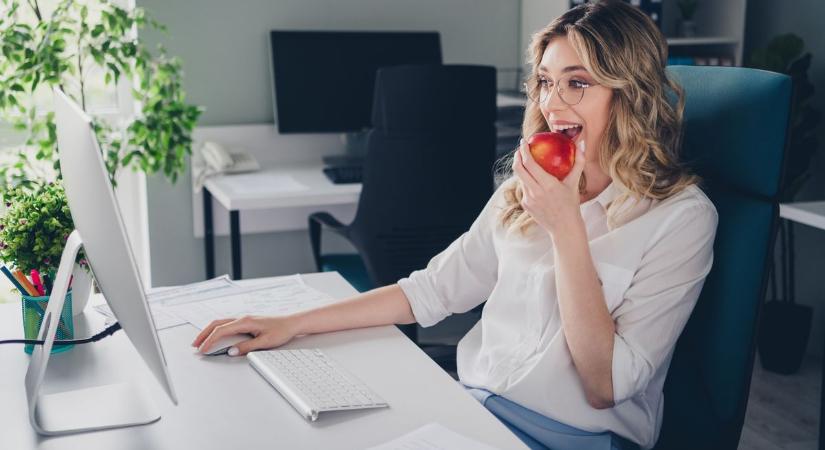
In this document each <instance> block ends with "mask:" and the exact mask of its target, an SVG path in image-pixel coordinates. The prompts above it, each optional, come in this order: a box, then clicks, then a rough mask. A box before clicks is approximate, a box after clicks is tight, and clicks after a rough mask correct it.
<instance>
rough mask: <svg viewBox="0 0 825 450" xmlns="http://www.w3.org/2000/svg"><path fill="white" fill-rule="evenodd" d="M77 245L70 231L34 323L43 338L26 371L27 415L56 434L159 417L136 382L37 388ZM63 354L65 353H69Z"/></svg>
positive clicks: (37, 427)
mask: <svg viewBox="0 0 825 450" xmlns="http://www.w3.org/2000/svg"><path fill="white" fill-rule="evenodd" d="M82 245H83V240H82V239H81V237H80V233H79V232H78V231H77V230H75V231H73V232H72V233H71V234H70V235H69V238H68V240H67V241H66V246H65V247H64V249H63V255H62V256H61V257H60V266H59V268H58V270H57V276H56V277H55V281H54V287H53V289H52V293H51V295H50V297H49V302H48V306H47V307H46V312H45V314H44V315H43V324H42V325H41V326H40V333H39V335H38V339H40V340H44V341H45V343H44V344H43V345H42V346H39V345H36V346H34V351H33V352H32V356H31V362H30V363H29V370H28V371H27V372H26V396H27V399H28V404H29V421H30V422H31V424H32V427H33V428H34V429H35V431H37V432H38V433H39V434H44V435H61V434H69V433H79V432H83V431H95V430H104V429H107V428H121V427H128V426H133V425H143V424H147V423H151V422H155V421H157V420H158V419H160V412H159V411H158V409H157V407H156V406H155V404H154V403H153V402H152V401H150V400H149V397H148V396H147V395H145V394H144V392H143V390H142V389H139V386H137V385H134V384H131V383H117V384H109V385H103V386H93V387H89V388H84V389H78V390H73V391H65V392H58V393H52V394H41V393H40V389H41V387H42V386H43V378H44V376H45V374H46V367H47V366H48V364H49V356H50V355H51V351H52V346H53V344H54V340H55V336H56V334H57V327H58V325H59V322H60V312H61V311H62V310H63V302H64V299H65V296H66V292H67V290H68V287H69V275H70V274H71V272H72V267H73V265H74V261H75V258H76V257H77V253H78V252H79V251H80V247H81V246H82ZM64 357H68V358H71V357H72V355H70V354H69V355H66V356H64Z"/></svg>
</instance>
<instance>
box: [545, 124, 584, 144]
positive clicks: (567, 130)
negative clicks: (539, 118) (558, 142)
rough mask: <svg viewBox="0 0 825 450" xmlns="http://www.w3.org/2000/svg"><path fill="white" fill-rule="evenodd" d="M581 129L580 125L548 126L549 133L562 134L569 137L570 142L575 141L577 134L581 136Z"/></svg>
mask: <svg viewBox="0 0 825 450" xmlns="http://www.w3.org/2000/svg"><path fill="white" fill-rule="evenodd" d="M582 128H583V127H582V125H576V124H569V125H551V126H550V130H551V131H554V132H557V133H562V134H564V135H566V136H567V137H569V138H570V139H571V140H575V139H576V138H577V137H578V136H579V134H581V132H582Z"/></svg>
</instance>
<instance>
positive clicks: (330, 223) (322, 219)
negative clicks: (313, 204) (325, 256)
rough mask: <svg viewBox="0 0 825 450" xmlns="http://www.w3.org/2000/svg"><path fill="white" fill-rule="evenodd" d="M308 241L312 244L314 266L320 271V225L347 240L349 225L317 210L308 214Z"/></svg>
mask: <svg viewBox="0 0 825 450" xmlns="http://www.w3.org/2000/svg"><path fill="white" fill-rule="evenodd" d="M308 221H309V243H310V245H311V246H312V258H313V259H314V260H315V267H316V268H317V270H318V271H319V272H320V271H321V225H325V226H326V227H327V228H329V229H330V231H333V232H335V233H337V234H339V235H341V236H343V237H345V238H347V240H349V226H347V225H344V224H342V223H341V222H340V221H339V220H338V219H336V218H335V217H332V215H331V214H330V213H327V212H317V213H312V214H310V215H309V219H308Z"/></svg>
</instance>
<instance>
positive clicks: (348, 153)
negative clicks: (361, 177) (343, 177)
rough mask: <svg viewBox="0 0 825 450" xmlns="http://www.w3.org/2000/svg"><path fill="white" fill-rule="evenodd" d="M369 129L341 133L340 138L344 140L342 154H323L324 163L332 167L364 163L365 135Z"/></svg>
mask: <svg viewBox="0 0 825 450" xmlns="http://www.w3.org/2000/svg"><path fill="white" fill-rule="evenodd" d="M369 131H370V130H369V129H364V130H361V131H354V132H350V133H344V134H342V135H341V140H342V141H344V148H345V151H344V154H343V155H330V156H324V158H323V160H324V165H326V166H332V167H351V166H362V165H364V158H365V157H366V155H367V135H368V133H369Z"/></svg>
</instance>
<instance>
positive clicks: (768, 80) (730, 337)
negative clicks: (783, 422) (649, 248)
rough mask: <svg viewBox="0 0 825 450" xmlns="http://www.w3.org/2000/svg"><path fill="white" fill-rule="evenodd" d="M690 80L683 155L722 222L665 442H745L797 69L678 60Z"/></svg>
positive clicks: (670, 389) (677, 368)
mask: <svg viewBox="0 0 825 450" xmlns="http://www.w3.org/2000/svg"><path fill="white" fill-rule="evenodd" d="M668 71H669V72H670V74H671V75H672V76H673V77H674V78H675V80H676V81H678V82H679V83H680V84H681V85H682V87H683V88H684V89H685V94H686V106H685V138H684V145H683V157H684V159H685V160H686V162H687V163H688V164H689V165H690V166H691V167H692V168H693V169H694V170H695V171H696V172H697V173H698V174H699V175H700V176H702V178H703V179H704V183H705V184H704V185H703V189H704V190H705V192H706V193H707V194H708V197H710V199H711V200H712V201H713V203H714V204H715V205H716V209H717V211H718V213H719V226H718V229H717V234H716V242H715V244H714V264H713V269H712V270H711V272H710V274H709V275H708V278H707V280H706V281H705V285H704V288H703V289H702V294H701V296H700V297H699V301H698V303H697V305H696V309H695V310H694V312H693V314H692V316H691V318H690V320H689V321H688V324H687V326H686V327H685V331H684V332H683V334H682V336H681V337H680V339H679V342H678V344H677V346H676V350H675V353H674V356H673V361H672V363H671V366H670V370H669V372H668V377H667V381H666V382H665V388H664V393H665V395H664V402H665V404H664V406H665V408H664V419H663V424H662V430H661V432H660V435H659V441H658V442H657V445H656V448H657V449H682V448H684V449H736V448H737V444H738V441H739V437H740V434H741V430H742V424H743V422H744V416H745V407H746V405H747V398H748V390H749V387H750V379H751V372H752V370H753V360H754V349H755V339H754V337H755V331H756V326H757V319H758V312H759V309H760V305H761V303H762V300H763V298H764V294H765V287H766V285H767V278H768V273H769V270H768V267H769V266H768V261H769V258H770V257H771V249H772V248H773V244H774V239H775V236H776V227H777V223H778V203H777V195H778V190H779V186H780V178H781V176H782V169H783V164H784V153H785V144H786V133H787V128H788V118H789V110H790V98H791V80H790V78H789V77H787V76H785V75H781V74H777V73H773V72H765V71H760V70H753V69H745V68H734V67H693V66H671V67H669V68H668Z"/></svg>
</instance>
